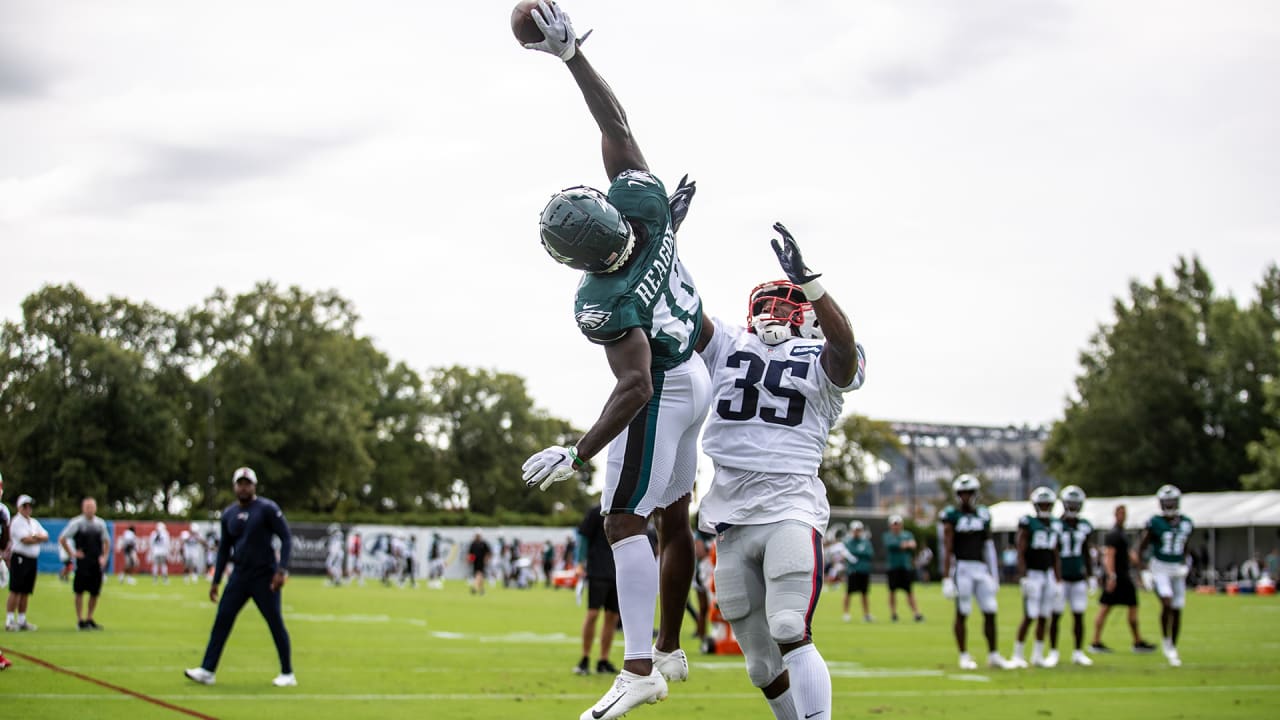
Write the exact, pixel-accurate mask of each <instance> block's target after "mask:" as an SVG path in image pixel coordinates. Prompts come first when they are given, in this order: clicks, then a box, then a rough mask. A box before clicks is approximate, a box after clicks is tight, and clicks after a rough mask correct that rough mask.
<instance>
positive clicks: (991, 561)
mask: <svg viewBox="0 0 1280 720" xmlns="http://www.w3.org/2000/svg"><path fill="white" fill-rule="evenodd" d="M982 550H983V553H982V554H983V557H985V558H986V559H987V570H988V571H989V572H990V573H991V577H993V578H998V577H1000V569H999V567H998V566H997V565H996V542H995V541H994V540H992V539H990V538H988V539H987V541H986V542H985V543H983V545H982Z"/></svg>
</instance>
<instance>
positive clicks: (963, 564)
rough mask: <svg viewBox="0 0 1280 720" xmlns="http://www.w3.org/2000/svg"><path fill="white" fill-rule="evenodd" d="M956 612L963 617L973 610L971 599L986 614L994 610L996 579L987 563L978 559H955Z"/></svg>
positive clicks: (990, 613)
mask: <svg viewBox="0 0 1280 720" xmlns="http://www.w3.org/2000/svg"><path fill="white" fill-rule="evenodd" d="M955 575H956V612H959V613H960V614H961V615H964V616H965V617H968V616H969V613H970V612H972V611H973V600H974V598H977V599H978V609H979V610H981V611H982V612H983V613H984V614H986V615H993V614H995V612H996V608H997V605H996V589H997V588H996V579H995V578H993V577H991V570H990V569H989V568H988V567H987V564H986V563H984V562H980V561H978V560H956V569H955Z"/></svg>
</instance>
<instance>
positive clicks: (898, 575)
mask: <svg viewBox="0 0 1280 720" xmlns="http://www.w3.org/2000/svg"><path fill="white" fill-rule="evenodd" d="M914 575H915V572H914V571H913V570H911V569H910V568H893V569H891V570H889V591H890V592H893V591H894V590H906V591H907V592H911V582H912V581H913V580H914V579H915V577H914Z"/></svg>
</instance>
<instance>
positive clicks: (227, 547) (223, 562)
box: [213, 513, 231, 585]
mask: <svg viewBox="0 0 1280 720" xmlns="http://www.w3.org/2000/svg"><path fill="white" fill-rule="evenodd" d="M223 515H224V517H223V518H222V520H221V522H220V523H219V524H220V525H221V526H222V539H221V540H219V541H218V559H217V560H215V561H214V563H213V584H214V585H217V584H218V583H220V582H222V573H223V571H225V570H226V569H227V561H228V560H230V559H231V536H230V535H229V534H228V533H227V518H226V517H225V515H226V513H223Z"/></svg>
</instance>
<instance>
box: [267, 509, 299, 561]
mask: <svg viewBox="0 0 1280 720" xmlns="http://www.w3.org/2000/svg"><path fill="white" fill-rule="evenodd" d="M270 512H271V513H272V515H271V530H272V532H274V533H275V535H276V537H278V538H280V566H279V567H278V568H276V569H277V570H285V571H287V570H288V569H289V559H290V558H291V557H292V556H293V535H292V534H291V533H290V532H289V523H288V521H286V520H285V519H284V511H283V510H281V509H280V507H279V506H275V507H272V508H271V509H270Z"/></svg>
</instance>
